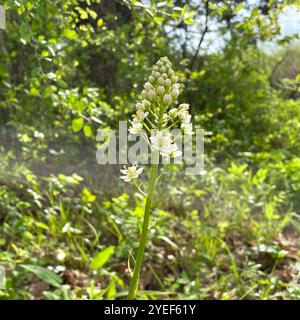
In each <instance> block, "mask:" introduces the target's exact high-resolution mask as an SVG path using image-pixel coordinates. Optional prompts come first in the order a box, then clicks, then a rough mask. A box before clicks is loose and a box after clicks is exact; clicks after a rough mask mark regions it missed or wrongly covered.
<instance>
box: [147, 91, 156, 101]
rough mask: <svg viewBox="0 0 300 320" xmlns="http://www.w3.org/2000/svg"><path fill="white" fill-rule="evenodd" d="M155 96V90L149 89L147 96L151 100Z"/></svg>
mask: <svg viewBox="0 0 300 320" xmlns="http://www.w3.org/2000/svg"><path fill="white" fill-rule="evenodd" d="M154 97H155V92H154V91H153V90H149V91H147V98H148V100H149V101H152V100H153V99H154Z"/></svg>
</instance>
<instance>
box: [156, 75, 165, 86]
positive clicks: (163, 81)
mask: <svg viewBox="0 0 300 320" xmlns="http://www.w3.org/2000/svg"><path fill="white" fill-rule="evenodd" d="M157 82H158V84H160V85H161V86H163V85H164V83H165V80H164V78H163V77H159V78H158V80H157Z"/></svg>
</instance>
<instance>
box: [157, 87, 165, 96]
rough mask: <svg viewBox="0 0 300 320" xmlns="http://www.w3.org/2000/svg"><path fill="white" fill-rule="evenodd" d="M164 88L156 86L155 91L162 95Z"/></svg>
mask: <svg viewBox="0 0 300 320" xmlns="http://www.w3.org/2000/svg"><path fill="white" fill-rule="evenodd" d="M165 91H166V90H165V88H164V87H163V86H158V88H157V93H158V94H159V95H160V96H162V95H163V94H164V93H165Z"/></svg>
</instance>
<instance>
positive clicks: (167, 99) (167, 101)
mask: <svg viewBox="0 0 300 320" xmlns="http://www.w3.org/2000/svg"><path fill="white" fill-rule="evenodd" d="M171 102H172V97H171V96H170V95H169V94H165V95H164V97H163V103H164V104H165V105H169V104H170V103H171Z"/></svg>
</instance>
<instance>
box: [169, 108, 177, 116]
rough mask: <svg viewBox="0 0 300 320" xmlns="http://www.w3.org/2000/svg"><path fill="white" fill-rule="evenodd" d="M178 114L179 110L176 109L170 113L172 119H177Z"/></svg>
mask: <svg viewBox="0 0 300 320" xmlns="http://www.w3.org/2000/svg"><path fill="white" fill-rule="evenodd" d="M177 112H178V110H177V109H176V108H173V109H171V110H170V111H169V116H170V117H171V118H175V117H176V116H177Z"/></svg>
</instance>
